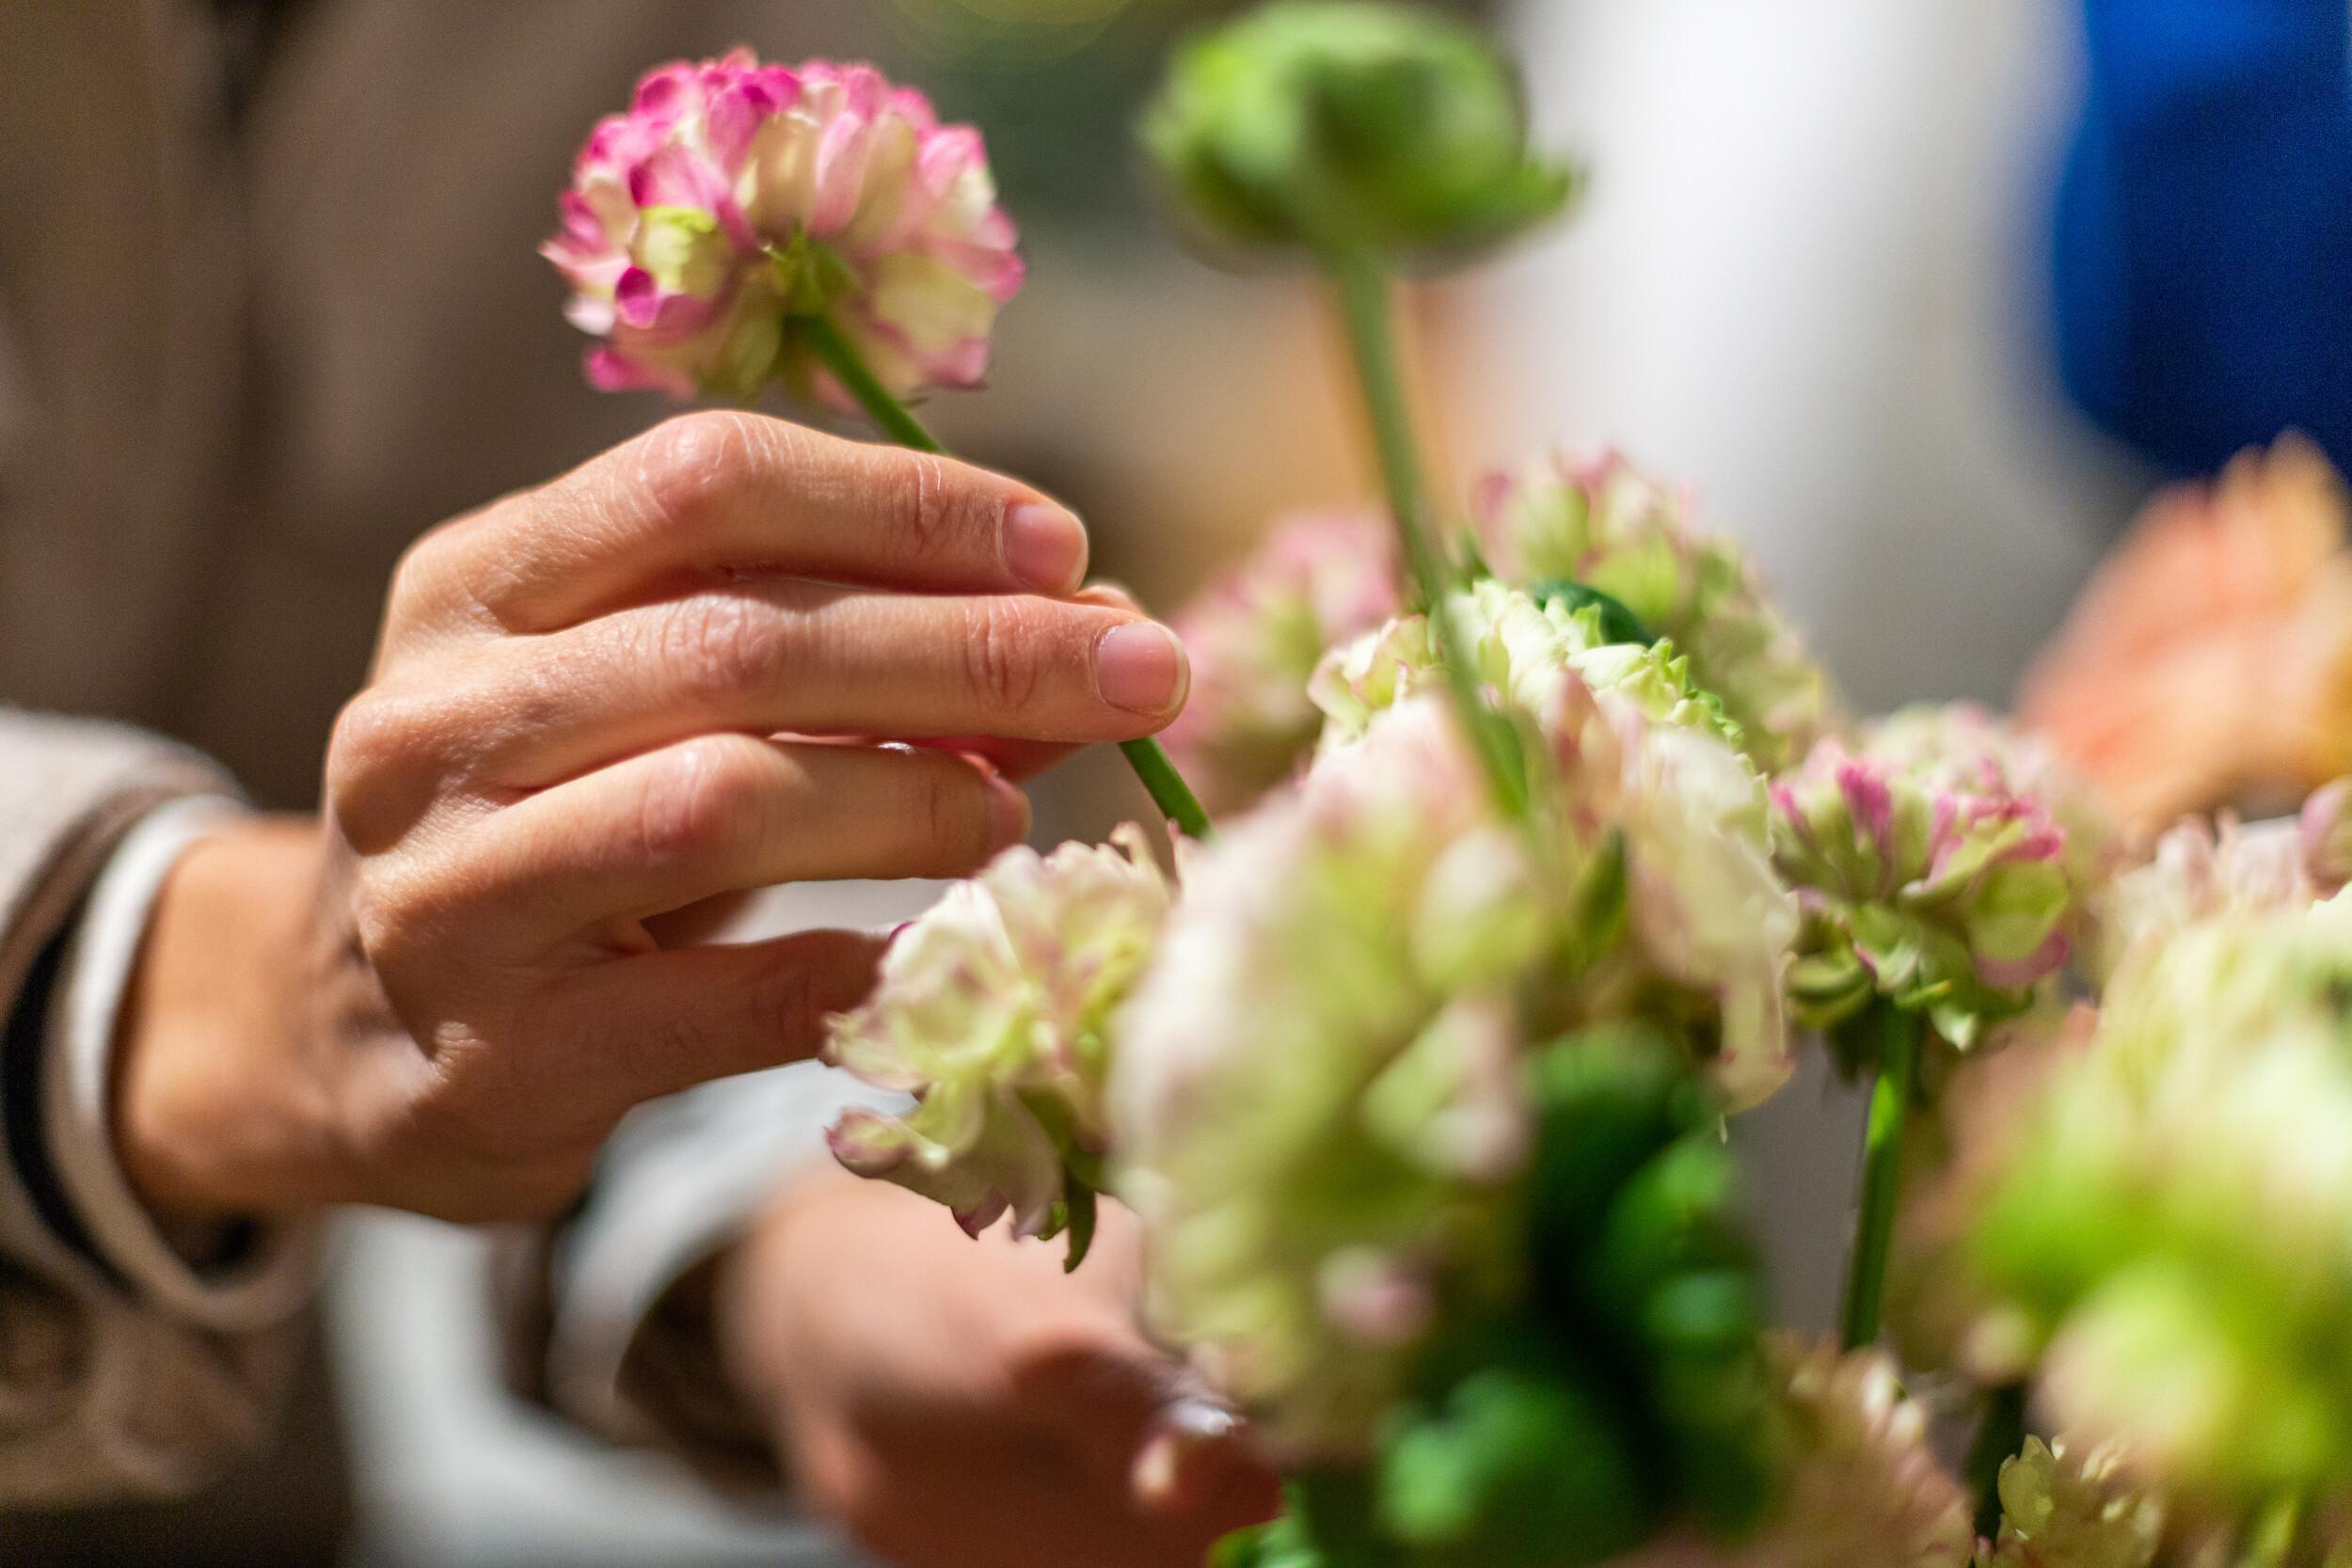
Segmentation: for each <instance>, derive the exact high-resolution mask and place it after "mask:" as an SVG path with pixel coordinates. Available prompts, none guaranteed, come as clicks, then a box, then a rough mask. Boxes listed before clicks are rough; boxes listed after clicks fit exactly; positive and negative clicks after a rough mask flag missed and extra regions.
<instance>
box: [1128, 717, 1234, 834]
mask: <svg viewBox="0 0 2352 1568" xmlns="http://www.w3.org/2000/svg"><path fill="white" fill-rule="evenodd" d="M1119 750H1120V753H1121V754H1122V755H1124V756H1125V757H1126V759H1127V766H1128V767H1130V768H1134V769H1135V770H1136V778H1138V779H1141V780H1142V781H1143V787H1144V788H1145V789H1147V790H1149V791H1151V794H1152V804H1153V805H1155V806H1157V807H1159V808H1160V811H1161V814H1162V815H1164V816H1167V818H1168V820H1169V821H1171V822H1173V823H1175V824H1176V826H1177V829H1178V830H1179V831H1180V832H1183V833H1184V836H1185V837H1186V838H1197V839H1200V840H1201V841H1202V842H1203V843H1206V842H1207V841H1208V840H1209V839H1211V838H1213V837H1215V836H1216V829H1214V828H1212V827H1210V826H1209V814H1208V813H1207V812H1205V811H1202V810H1201V809H1200V801H1199V800H1195V799H1194V798H1193V793H1192V789H1191V786H1189V785H1188V784H1185V783H1184V775H1183V774H1182V773H1179V772H1177V771H1176V764H1175V763H1174V762H1172V761H1170V760H1169V759H1168V748H1166V747H1165V746H1162V745H1161V744H1160V743H1159V741H1158V740H1157V739H1155V738H1153V737H1152V736H1148V735H1147V736H1144V737H1143V738H1142V739H1141V740H1122V741H1120V743H1119Z"/></svg>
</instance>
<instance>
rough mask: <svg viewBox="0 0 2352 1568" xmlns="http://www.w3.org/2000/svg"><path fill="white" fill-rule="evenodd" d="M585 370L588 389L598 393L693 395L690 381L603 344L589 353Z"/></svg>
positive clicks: (685, 396)
mask: <svg viewBox="0 0 2352 1568" xmlns="http://www.w3.org/2000/svg"><path fill="white" fill-rule="evenodd" d="M584 368H585V370H586V372H587V375H588V385H590V386H591V387H594V388H596V390H598V391H599V392H668V393H670V394H671V395H672V396H673V397H681V398H687V397H692V396H693V395H694V383H693V381H692V379H691V377H688V376H686V375H683V374H680V373H679V372H675V371H664V370H660V369H657V368H656V367H654V366H651V365H645V364H641V363H639V362H638V361H637V360H634V359H631V358H629V357H628V356H627V355H625V354H622V353H621V352H620V351H619V350H617V349H613V348H611V347H608V346H606V345H604V344H598V345H596V347H594V348H592V349H590V350H589V351H588V354H587V357H586V360H585V363H584Z"/></svg>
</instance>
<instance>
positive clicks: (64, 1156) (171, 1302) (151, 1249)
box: [41, 795, 323, 1334]
mask: <svg viewBox="0 0 2352 1568" xmlns="http://www.w3.org/2000/svg"><path fill="white" fill-rule="evenodd" d="M244 816H246V810H245V808H244V807H243V806H242V805H241V804H239V803H238V802H237V801H235V800H229V799H226V798H224V797H221V796H217V795H199V796H192V797H189V798H187V799H184V800H174V801H172V802H171V803H170V804H168V805H165V806H160V807H157V808H156V809H155V810H154V811H152V812H150V813H149V814H148V815H147V816H145V817H143V818H141V819H140V821H139V823H138V825H137V826H136V827H135V828H133V829H132V830H131V831H130V832H128V833H126V834H124V835H123V839H122V842H121V844H120V846H119V847H117V848H116V850H115V852H114V855H113V857H112V858H111V859H110V860H108V862H107V863H106V869H105V870H104V871H103V872H101V873H100V874H99V878H98V881H97V883H96V884H95V885H94V886H93V887H92V888H91V889H90V893H89V902H88V905H87V909H86V910H85V911H84V912H83V915H82V920H81V925H80V927H79V929H78V930H76V931H75V932H74V934H73V937H72V941H71V942H70V943H69V944H68V946H67V948H66V952H65V967H64V970H63V972H62V973H61V974H60V975H59V978H58V985H57V990H56V997H55V999H54V1001H53V1003H52V1006H51V1008H50V1013H49V1022H48V1029H47V1032H46V1037H45V1040H44V1044H43V1054H44V1057H45V1061H44V1063H43V1070H42V1072H41V1101H42V1104H41V1112H42V1123H43V1125H44V1127H45V1129H46V1131H47V1133H48V1148H49V1158H50V1161H51V1164H53V1166H54V1167H55V1169H56V1176H57V1180H58V1183H59V1185H60V1186H61V1187H62V1188H63V1189H64V1192H65V1196H66V1197H67V1199H68V1200H69V1201H70V1202H71V1203H72V1207H73V1212H74V1213H75V1214H76V1215H78V1216H79V1218H80V1219H81V1222H82V1227H83V1229H84V1232H85V1234H86V1236H87V1240H88V1243H89V1245H90V1246H91V1247H92V1249H94V1251H95V1252H96V1253H97V1255H98V1256H99V1257H100V1258H101V1259H103V1260H104V1261H105V1262H106V1263H107V1264H108V1265H110V1266H111V1268H112V1269H113V1271H114V1273H115V1274H116V1275H118V1276H119V1278H120V1279H121V1280H123V1281H124V1282H125V1283H127V1285H128V1286H129V1288H130V1290H131V1292H132V1293H133V1294H134V1295H135V1296H136V1297H138V1298H139V1299H140V1300H141V1301H143V1302H146V1303H147V1304H149V1305H150V1306H151V1307H154V1308H156V1309H158V1310H160V1311H164V1312H167V1313H169V1314H171V1315H172V1316H173V1317H176V1318H178V1319H180V1320H181V1321H182V1322H183V1323H189V1324H192V1325H194V1326H196V1327H199V1328H203V1329H209V1330H211V1331H213V1332H215V1333H220V1334H242V1333H251V1332H253V1331H254V1330H257V1329H262V1328H266V1327H268V1326H270V1325H272V1324H274V1323H282V1322H284V1321H285V1320H286V1319H287V1318H288V1317H290V1316H292V1315H293V1314H294V1310H295V1309H296V1308H298V1307H301V1306H302V1304H303V1303H304V1302H306V1301H308V1300H309V1299H310V1295H311V1293H312V1291H314V1289H315V1288H316V1285H317V1281H318V1269H319V1244H318V1243H319V1237H320V1233H321V1226H322V1223H323V1222H321V1221H319V1220H317V1219H311V1220H308V1221H303V1222H298V1223H278V1224H274V1225H259V1224H256V1225H250V1226H245V1227H240V1229H241V1230H242V1232H243V1234H241V1235H240V1236H239V1237H238V1238H237V1241H236V1245H235V1247H234V1253H235V1257H234V1260H233V1261H230V1262H228V1263H226V1264H224V1265H222V1266H219V1267H216V1268H215V1267H205V1268H199V1266H198V1265H196V1264H194V1263H191V1262H190V1261H189V1260H187V1259H184V1258H183V1257H182V1255H181V1254H180V1252H179V1251H178V1250H176V1249H175V1248H174V1247H173V1246H172V1245H171V1243H169V1242H168V1241H167V1240H166V1239H165V1237H164V1235H163V1233H162V1231H161V1230H159V1229H158V1228H157V1226H156V1223H155V1220H154V1217H153V1216H152V1215H151V1214H150V1213H149V1212H148V1211H147V1209H146V1207H145V1206H144V1205H143V1204H141V1203H140V1202H139V1200H138V1198H137V1196H135V1195H134V1194H133V1193H132V1191H131V1184H130V1182H129V1181H128V1180H126V1179H125V1177H124V1175H123V1172H122V1165H121V1162H120V1161H119V1159H118V1158H117V1157H116V1151H115V1143H114V1132H113V1122H112V1117H111V1115H110V1106H111V1104H112V1097H111V1092H110V1090H111V1085H112V1083H113V1078H114V1045H115V1034H116V1028H115V1025H116V1021H117V1018H118V1017H119V1014H120V1012H121V1009H122V999H123V994H124V992H125V991H126V990H127V989H128V988H129V986H130V982H131V972H132V969H133V967H134V966H135V964H136V963H137V962H138V956H139V948H140V944H141V942H143V941H144V940H145V937H146V934H147V921H148V916H149V915H150V914H151V912H152V911H153V909H154V906H155V898H156V895H158V894H159V893H161V892H162V891H163V885H164V879H165V878H167V876H169V875H170V873H171V868H172V866H173V865H174V864H175V863H178V861H179V859H180V857H181V855H182V854H183V853H184V852H185V851H186V850H187V849H188V848H189V847H191V846H193V845H195V844H196V843H197V842H198V841H199V840H201V839H203V838H205V837H207V836H209V835H210V834H211V833H213V832H215V831H217V830H218V829H220V828H222V827H224V826H226V825H228V824H230V823H233V822H236V821H238V820H240V819H241V818H243V817H244Z"/></svg>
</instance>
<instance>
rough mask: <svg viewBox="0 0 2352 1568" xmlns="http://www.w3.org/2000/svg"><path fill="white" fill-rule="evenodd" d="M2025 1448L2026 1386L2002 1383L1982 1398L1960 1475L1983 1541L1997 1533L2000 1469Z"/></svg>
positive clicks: (1993, 1537) (1999, 1509) (1999, 1521)
mask: <svg viewBox="0 0 2352 1568" xmlns="http://www.w3.org/2000/svg"><path fill="white" fill-rule="evenodd" d="M2025 1446H2026V1386H2025V1385H2024V1384H2022V1383H2006V1384H2003V1385H2002V1386H2000V1387H1998V1388H1994V1389H1993V1390H1991V1391H1990V1392H1988V1393H1987V1394H1986V1395H1985V1396H1984V1417H1983V1418H1982V1419H1981V1420H1979V1422H1978V1423H1977V1440H1976V1441H1975V1442H1974V1443H1972V1444H1970V1445H1969V1448H1968V1465H1967V1467H1966V1468H1965V1469H1964V1470H1963V1472H1962V1479H1963V1481H1965V1483H1966V1485H1967V1487H1968V1491H1969V1494H1970V1496H1972V1497H1975V1498H1976V1500H1977V1533H1978V1534H1979V1535H1981V1536H1983V1537H1984V1538H1985V1539H1986V1540H1987V1541H1991V1540H1994V1539H1996V1538H1997V1537H1998V1536H1999V1535H2000V1533H2001V1466H2002V1465H2004V1464H2005V1463H2007V1462H2008V1461H2009V1460H2010V1459H2011V1458H2013V1457H2014V1456H2015V1455H2016V1453H2017V1450H2018V1449H2022V1448H2024V1447H2025Z"/></svg>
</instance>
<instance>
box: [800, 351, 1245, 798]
mask: <svg viewBox="0 0 2352 1568" xmlns="http://www.w3.org/2000/svg"><path fill="white" fill-rule="evenodd" d="M789 325H790V328H791V330H792V331H795V332H797V333H799V334H800V336H801V341H803V342H805V343H806V344H808V346H809V351H810V352H811V353H813V354H815V355H816V356H817V357H818V360H819V361H820V362H821V363H822V364H823V365H824V367H825V369H827V370H829V371H831V372H833V375H834V380H836V381H838V382H840V383H841V385H842V388H844V389H845V390H847V391H848V392H849V394H850V396H851V397H853V398H855V399H857V405H858V406H859V407H860V408H863V409H864V410H866V418H867V419H868V420H872V421H873V422H874V428H875V429H876V430H879V431H881V432H882V434H883V435H884V436H888V437H890V439H891V440H892V441H893V442H895V443H897V444H898V445H899V446H902V447H912V448H914V450H915V451H929V452H937V453H939V454H941V455H943V456H944V455H946V451H947V449H946V447H944V446H941V445H940V444H939V437H938V436H933V435H932V434H931V433H930V431H928V430H926V429H924V428H923V421H922V420H918V419H916V418H915V417H914V414H912V413H910V412H909V411H908V409H907V406H906V404H902V403H900V402H899V401H898V399H897V398H895V397H893V396H892V395H891V393H890V388H887V387H885V386H883V385H882V382H881V380H880V379H879V378H878V377H877V376H876V375H875V374H874V372H873V371H872V370H871V369H869V368H868V367H867V365H866V361H865V360H864V359H863V358H862V357H860V356H859V355H858V352H857V346H856V345H855V344H854V343H851V342H850V340H849V339H848V338H846V337H844V336H842V333H841V329H840V328H839V327H837V326H835V325H834V324H833V320H832V318H831V317H828V316H814V315H809V316H794V317H793V318H792V319H791V322H790V324H789ZM1119 750H1120V752H1121V754H1123V755H1124V756H1125V757H1126V759H1127V763H1128V766H1129V767H1131V768H1134V769H1135V770H1136V778H1138V779H1140V780H1142V781H1143V787H1144V789H1145V791H1146V792H1148V793H1149V794H1150V795H1151V797H1152V804H1153V805H1154V806H1157V807H1158V808H1159V812H1160V815H1161V816H1164V817H1166V818H1167V819H1168V820H1169V821H1171V822H1173V823H1175V824H1176V826H1177V828H1178V830H1179V831H1181V832H1184V834H1185V835H1186V836H1187V837H1191V838H1196V839H1201V840H1204V841H1205V840H1206V839H1208V838H1209V837H1210V836H1211V834H1212V832H1213V830H1212V829H1211V828H1210V826H1209V814H1208V813H1207V812H1205V811H1203V810H1201V809H1200V799H1199V798H1198V797H1196V796H1195V795H1194V794H1193V792H1192V788H1191V786H1190V785H1188V784H1185V783H1184V775H1183V774H1182V773H1179V772H1177V771H1176V764H1175V763H1174V762H1172V761H1170V760H1169V759H1168V749H1167V748H1166V747H1164V746H1162V745H1161V744H1160V743H1159V742H1158V741H1157V740H1156V739H1153V738H1152V736H1145V737H1144V738H1142V739H1141V740H1122V741H1120V743H1119Z"/></svg>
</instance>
